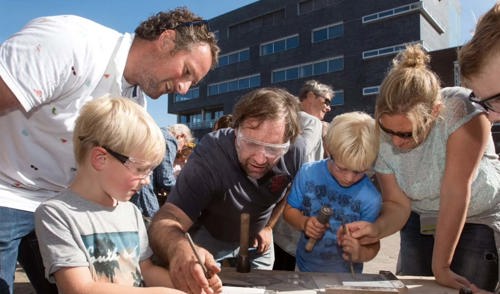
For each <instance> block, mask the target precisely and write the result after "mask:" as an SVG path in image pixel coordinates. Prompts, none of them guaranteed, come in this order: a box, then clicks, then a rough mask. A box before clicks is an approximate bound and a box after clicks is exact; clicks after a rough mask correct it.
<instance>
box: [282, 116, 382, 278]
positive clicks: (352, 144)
mask: <svg viewBox="0 0 500 294" xmlns="http://www.w3.org/2000/svg"><path fill="white" fill-rule="evenodd" d="M375 127H376V125H375V121H374V119H373V118H372V117H371V116H369V115H368V114H366V113H362V112H348V113H343V114H340V115H337V116H336V117H334V119H333V120H332V122H331V124H330V127H329V128H328V131H327V134H326V138H325V148H326V149H327V150H328V153H329V154H330V155H331V158H328V159H323V160H320V161H314V162H308V163H305V164H304V165H302V167H301V169H300V171H299V173H298V174H297V176H296V177H295V178H294V180H293V184H292V189H291V191H290V194H289V195H288V199H287V204H286V206H285V209H284V211H283V218H284V219H285V220H286V221H287V222H288V223H289V224H290V225H291V226H293V228H295V230H297V231H298V232H300V239H299V241H298V243H297V244H296V248H297V249H296V250H297V252H296V257H297V258H296V259H297V268H298V270H299V271H301V272H337V273H339V272H344V273H349V272H350V270H351V268H350V266H351V263H350V262H351V261H352V262H354V263H353V270H354V271H355V272H357V273H361V272H362V270H363V262H365V261H368V260H371V259H373V258H374V257H375V255H376V254H377V253H378V250H379V249H380V243H379V242H377V243H374V244H373V245H371V246H360V245H359V242H358V241H357V240H356V239H354V238H351V237H349V236H348V234H345V236H344V234H340V235H337V231H339V230H342V227H343V226H344V225H346V224H348V223H351V222H354V221H359V220H364V221H367V222H374V221H375V219H376V218H377V216H378V215H379V212H380V208H381V206H382V198H381V196H380V193H379V192H378V190H377V188H376V187H375V186H374V184H373V183H372V181H371V180H370V178H369V177H368V176H367V175H366V172H367V171H368V170H370V169H371V168H372V165H373V163H374V162H375V159H376V157H377V151H378V141H377V137H376V136H375ZM324 206H327V207H329V208H331V209H332V210H333V215H332V216H331V217H330V218H329V221H328V222H327V223H326V224H322V223H321V222H320V221H319V220H318V217H317V216H318V215H320V211H321V209H322V207H324ZM339 236H344V237H340V238H339ZM311 238H312V239H315V240H317V241H316V243H315V245H314V247H313V250H312V251H308V250H307V248H306V244H307V243H308V242H309V240H310V239H311Z"/></svg>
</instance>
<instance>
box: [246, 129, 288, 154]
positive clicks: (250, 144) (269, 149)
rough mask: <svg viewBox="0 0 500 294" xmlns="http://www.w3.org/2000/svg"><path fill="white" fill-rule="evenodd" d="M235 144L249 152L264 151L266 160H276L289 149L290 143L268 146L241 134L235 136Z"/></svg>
mask: <svg viewBox="0 0 500 294" xmlns="http://www.w3.org/2000/svg"><path fill="white" fill-rule="evenodd" d="M236 144H237V145H238V146H239V147H240V148H244V149H246V150H248V151H250V152H259V151H261V150H263V151H264V154H265V156H266V157H268V158H276V157H280V156H282V155H284V154H285V153H286V152H287V151H288V149H289V148H290V141H288V142H286V143H284V144H269V143H264V142H260V141H257V140H254V139H250V138H248V137H245V136H244V135H243V134H242V133H241V132H238V134H237V136H236Z"/></svg>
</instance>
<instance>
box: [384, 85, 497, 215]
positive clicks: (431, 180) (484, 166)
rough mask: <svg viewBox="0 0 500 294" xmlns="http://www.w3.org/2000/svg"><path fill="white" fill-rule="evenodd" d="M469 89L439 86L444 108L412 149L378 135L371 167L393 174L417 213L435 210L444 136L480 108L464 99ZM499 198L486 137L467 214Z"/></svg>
mask: <svg viewBox="0 0 500 294" xmlns="http://www.w3.org/2000/svg"><path fill="white" fill-rule="evenodd" d="M469 93H470V90H467V89H464V88H460V87H453V88H444V89H443V90H442V94H443V102H444V111H443V112H442V114H441V118H440V119H438V120H437V121H436V123H435V125H434V127H433V128H432V130H431V131H430V133H429V135H428V137H427V139H426V140H425V141H424V142H423V143H422V144H421V145H419V146H418V147H416V148H415V149H412V150H410V151H408V152H401V151H400V150H398V149H396V148H394V147H393V146H392V144H391V142H390V138H389V137H388V136H385V135H384V134H382V135H381V139H380V140H381V141H380V150H379V154H378V158H377V161H376V164H375V171H377V172H379V173H383V174H394V175H395V177H396V180H397V182H398V184H399V186H400V187H401V189H402V190H403V191H404V192H405V193H406V195H407V196H408V197H409V198H410V199H411V200H412V201H411V203H412V210H413V211H415V212H417V213H430V214H433V213H436V212H437V211H438V210H439V199H440V189H441V179H442V177H443V174H444V169H445V163H446V144H447V141H448V137H449V136H450V135H451V134H452V133H453V132H454V131H456V130H457V129H458V128H460V127H461V126H463V125H464V124H465V123H467V122H468V121H470V120H471V119H472V118H473V117H475V116H477V115H479V114H480V113H481V112H482V111H481V110H479V109H477V108H476V107H475V106H474V105H473V104H472V103H471V102H469V101H468V99H467V97H468V95H469ZM499 202H500V161H499V160H498V156H497V155H496V154H495V149H494V145H493V140H492V139H490V142H489V144H488V147H487V149H486V151H485V153H484V155H483V157H482V159H481V162H480V164H479V168H478V172H477V174H476V176H475V178H474V181H473V183H472V193H471V200H470V204H469V209H468V216H469V217H470V216H474V215H478V214H481V213H484V212H486V211H488V210H491V209H492V208H493V207H495V206H496V205H497V204H498V203H499Z"/></svg>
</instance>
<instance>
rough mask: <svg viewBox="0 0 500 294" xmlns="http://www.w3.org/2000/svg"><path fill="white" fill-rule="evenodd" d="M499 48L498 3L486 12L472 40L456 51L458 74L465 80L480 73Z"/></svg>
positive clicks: (499, 14)
mask: <svg viewBox="0 0 500 294" xmlns="http://www.w3.org/2000/svg"><path fill="white" fill-rule="evenodd" d="M499 48H500V3H498V2H497V3H496V4H495V5H493V7H492V8H491V9H490V10H489V11H488V12H486V14H484V15H483V16H482V17H481V18H480V19H479V22H478V24H477V26H476V31H475V33H474V35H473V36H472V39H471V40H470V41H469V42H467V43H466V44H465V45H464V46H463V47H462V48H461V49H460V50H459V51H458V62H459V65H460V74H461V75H462V77H463V78H464V79H465V80H466V79H468V78H470V77H471V76H473V75H477V74H479V73H480V71H481V69H482V68H483V67H484V66H485V64H486V62H487V60H488V59H489V57H491V56H493V55H495V54H498V52H499Z"/></svg>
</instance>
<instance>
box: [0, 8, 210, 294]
mask: <svg viewBox="0 0 500 294" xmlns="http://www.w3.org/2000/svg"><path fill="white" fill-rule="evenodd" d="M218 52H219V47H218V46H217V44H216V40H215V36H214V34H213V33H212V32H211V31H210V30H209V28H208V26H207V23H206V21H204V20H203V19H201V18H200V17H199V16H197V15H195V14H193V13H192V12H191V11H189V10H188V9H187V8H176V9H173V10H169V11H165V12H159V13H157V14H155V15H153V16H151V17H150V18H149V19H147V20H145V21H144V22H142V23H141V24H140V25H139V26H138V27H137V28H136V29H135V33H134V34H129V33H119V32H117V31H115V30H113V29H111V28H108V27H105V26H102V25H100V24H98V23H96V22H93V21H91V20H89V19H85V18H82V17H79V16H75V15H59V16H50V17H40V18H37V19H34V20H32V21H31V22H29V23H28V24H27V25H26V26H24V28H23V29H21V30H20V31H19V32H17V33H16V34H14V35H13V36H11V37H10V38H8V39H7V40H5V41H4V42H3V43H2V44H0V130H1V132H2V134H3V136H4V137H5V138H8V139H5V140H0V150H1V152H2V156H0V166H1V167H2V172H1V173H0V191H1V192H0V292H1V293H12V291H13V285H14V284H13V279H14V273H15V270H16V262H17V261H19V263H20V264H21V265H22V266H23V268H24V270H25V271H26V274H27V276H28V278H29V279H30V282H31V283H32V285H33V287H34V288H35V290H36V291H37V293H57V289H56V288H55V286H54V285H53V284H51V283H48V282H47V281H46V280H45V279H44V278H43V268H42V267H41V266H40V265H41V262H40V260H41V259H40V256H39V252H38V249H37V245H36V244H37V243H36V242H37V240H36V236H35V234H34V223H33V211H34V210H35V209H36V207H37V206H38V205H39V204H40V203H41V202H42V201H44V200H47V199H49V198H50V197H52V196H54V195H55V194H56V193H58V192H60V191H62V190H64V189H65V188H66V187H67V186H68V184H69V183H70V181H71V179H72V178H73V176H74V175H75V171H76V170H75V160H74V158H73V153H72V142H71V137H72V132H73V125H74V121H75V119H76V117H77V115H78V112H79V110H80V109H81V107H82V105H83V104H85V103H86V102H88V101H90V100H93V99H95V98H97V97H101V96H103V95H106V94H110V95H114V96H124V97H127V98H129V99H132V100H134V101H136V102H137V103H139V104H141V105H143V106H145V103H146V96H149V97H150V98H152V99H157V98H158V97H160V96H161V95H163V94H170V93H181V94H184V93H186V92H187V91H188V90H189V87H190V86H192V85H193V84H196V83H198V82H199V81H200V80H201V79H202V78H203V77H204V76H205V75H206V74H207V73H208V71H209V70H210V69H211V68H213V67H214V66H215V65H216V63H217V58H218Z"/></svg>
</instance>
